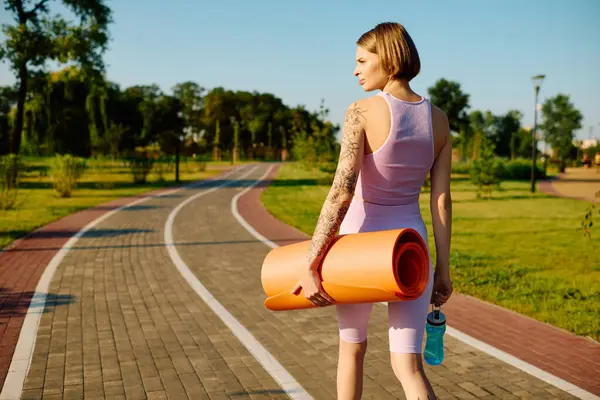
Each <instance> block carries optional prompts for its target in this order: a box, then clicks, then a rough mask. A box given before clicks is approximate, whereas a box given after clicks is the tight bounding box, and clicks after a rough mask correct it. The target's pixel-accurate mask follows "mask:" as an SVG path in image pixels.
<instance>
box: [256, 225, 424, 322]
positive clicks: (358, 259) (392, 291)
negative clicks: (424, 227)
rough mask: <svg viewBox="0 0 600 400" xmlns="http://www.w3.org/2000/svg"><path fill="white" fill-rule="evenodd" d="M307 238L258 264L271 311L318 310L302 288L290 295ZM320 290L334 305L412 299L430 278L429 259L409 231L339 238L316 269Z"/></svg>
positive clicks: (302, 262) (302, 268)
mask: <svg viewBox="0 0 600 400" xmlns="http://www.w3.org/2000/svg"><path fill="white" fill-rule="evenodd" d="M309 246H310V240H306V241H302V242H298V243H294V244H290V245H286V246H281V247H278V248H274V249H272V250H271V251H270V252H269V253H268V254H267V256H266V257H265V260H264V262H263V265H262V272H261V280H262V285H263V289H264V291H265V294H266V295H267V299H266V300H265V307H267V308H268V309H269V310H273V311H284V310H297V309H306V308H317V307H318V306H315V305H313V304H312V303H311V302H310V301H309V300H308V299H307V298H305V297H304V289H302V291H301V292H300V293H299V294H297V295H295V294H292V293H291V291H292V289H293V288H294V286H295V285H296V283H297V282H298V280H299V279H301V277H302V276H303V275H304V274H305V273H306V268H307V262H306V256H307V254H308V249H309ZM319 274H320V276H321V279H322V286H323V289H324V290H325V292H327V294H329V296H331V297H332V298H333V299H334V300H335V301H336V303H340V304H343V303H369V302H390V301H403V300H412V299H415V298H417V297H419V296H420V295H421V294H422V293H423V291H424V290H425V287H426V286H427V281H428V279H429V255H428V253H427V247H426V245H425V242H424V241H423V239H422V238H421V235H419V233H418V232H417V231H416V230H414V229H411V228H406V229H396V230H387V231H377V232H360V233H351V234H345V235H338V236H337V237H336V239H335V241H334V242H333V244H332V245H331V246H330V247H329V250H328V251H327V254H326V255H325V258H324V261H323V262H322V264H321V266H320V268H319Z"/></svg>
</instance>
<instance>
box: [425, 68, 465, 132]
mask: <svg viewBox="0 0 600 400" xmlns="http://www.w3.org/2000/svg"><path fill="white" fill-rule="evenodd" d="M427 91H428V93H429V97H430V99H431V102H432V103H433V104H434V105H436V106H437V107H439V108H440V109H442V110H443V111H444V112H445V113H446V115H447V116H448V121H449V123H450V130H451V131H453V132H457V133H458V132H461V131H462V130H464V127H465V126H466V125H468V123H469V117H468V115H467V110H468V109H469V107H470V106H469V95H468V94H466V93H464V92H463V91H462V89H461V87H460V83H458V82H455V81H449V80H447V79H445V78H441V79H439V80H438V81H437V82H436V83H435V84H434V85H433V86H432V87H430V88H429V89H428V90H427Z"/></svg>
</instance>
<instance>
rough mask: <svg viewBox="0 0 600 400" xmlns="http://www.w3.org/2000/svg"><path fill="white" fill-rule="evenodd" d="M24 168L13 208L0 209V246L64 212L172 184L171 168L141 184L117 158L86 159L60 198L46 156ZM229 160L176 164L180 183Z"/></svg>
mask: <svg viewBox="0 0 600 400" xmlns="http://www.w3.org/2000/svg"><path fill="white" fill-rule="evenodd" d="M25 162H26V165H28V166H29V168H28V170H29V171H28V172H27V173H25V174H24V175H23V177H22V179H21V187H22V188H21V189H20V190H19V192H18V196H19V198H18V204H17V207H16V208H15V209H13V210H8V211H6V210H0V248H3V247H5V246H7V245H8V244H10V243H11V242H12V241H14V240H15V239H18V238H20V237H22V236H24V235H25V234H27V233H28V232H31V231H33V230H35V229H37V228H39V227H41V226H44V225H47V224H49V223H51V222H53V221H56V220H58V219H60V218H62V217H64V216H66V215H69V214H72V213H74V212H77V211H80V210H83V209H86V208H89V207H92V206H96V205H99V204H102V203H106V202H109V201H111V200H115V199H118V198H120V197H128V196H135V195H138V194H140V193H144V192H149V191H152V190H155V189H158V188H161V187H168V186H174V185H176V184H177V183H176V182H175V172H174V169H173V168H170V169H169V170H166V171H165V173H164V175H163V177H164V181H160V180H159V179H158V175H157V173H156V172H150V174H149V176H148V182H147V183H145V184H142V185H136V184H134V183H133V179H132V174H131V170H130V169H129V168H127V167H125V166H123V165H122V164H121V163H120V162H119V161H95V160H89V161H88V163H87V165H88V167H87V169H86V171H85V173H84V174H83V176H82V178H81V180H80V182H79V184H78V187H77V188H76V189H75V190H74V191H73V194H72V196H71V197H68V198H60V197H58V195H57V194H56V192H55V191H54V189H53V188H52V179H51V178H50V176H48V175H45V174H44V173H43V170H44V168H43V167H45V166H48V163H49V160H48V159H26V160H25ZM230 166H231V164H230V163H229V162H218V163H215V162H209V163H207V164H206V170H204V171H202V170H201V169H202V168H201V166H200V164H199V163H195V162H193V161H188V162H184V163H182V164H181V165H180V181H181V184H185V183H189V182H193V181H197V180H200V179H205V178H209V177H211V176H215V175H217V174H218V173H219V172H221V171H223V170H224V169H225V168H228V167H230Z"/></svg>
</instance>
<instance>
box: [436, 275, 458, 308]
mask: <svg viewBox="0 0 600 400" xmlns="http://www.w3.org/2000/svg"><path fill="white" fill-rule="evenodd" d="M453 291H454V290H453V288H452V280H451V279H450V273H449V272H440V273H438V272H437V270H436V271H435V273H434V276H433V291H432V292H431V304H433V305H435V306H436V307H440V306H442V305H443V304H444V303H446V302H447V301H448V299H449V298H450V296H451V295H452V292H453Z"/></svg>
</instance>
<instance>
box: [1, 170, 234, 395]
mask: <svg viewBox="0 0 600 400" xmlns="http://www.w3.org/2000/svg"><path fill="white" fill-rule="evenodd" d="M243 168H244V167H241V168H235V169H232V170H230V171H228V172H227V173H225V174H223V175H222V176H221V177H219V179H222V178H225V177H227V176H229V175H231V174H233V173H234V172H236V171H237V170H239V169H243ZM205 182H210V180H204V181H199V182H194V183H191V184H189V185H186V186H183V187H180V188H177V189H172V190H169V191H166V192H163V193H160V194H157V195H155V196H148V197H143V198H141V199H138V200H135V201H133V202H131V203H128V204H125V205H123V206H121V207H119V208H116V209H114V210H111V211H109V212H107V213H106V214H104V215H102V216H100V217H98V218H96V219H95V220H93V221H92V222H90V223H89V224H87V225H86V226H84V227H83V228H82V229H81V230H80V231H79V232H77V233H76V234H75V235H74V236H72V237H71V238H70V239H69V240H68V241H67V242H66V243H65V244H64V246H62V247H61V249H60V250H59V251H58V252H57V253H56V254H55V255H54V257H52V260H50V262H49V263H48V265H47V266H46V268H45V269H44V273H43V274H42V276H41V277H40V281H39V282H38V284H37V286H36V288H35V294H34V296H33V298H32V299H31V302H30V303H29V307H28V308H27V314H26V315H25V319H24V320H23V325H22V326H21V332H20V334H19V340H18V342H17V346H16V347H15V352H14V354H13V357H12V360H11V363H10V367H9V368H8V373H7V375H6V379H5V381H4V386H3V387H2V392H1V393H0V400H17V399H20V398H21V393H22V391H23V384H24V383H25V378H26V377H27V372H28V371H29V367H30V366H31V358H32V356H33V350H34V348H35V341H36V338H37V331H38V327H39V324H40V319H41V315H42V312H40V311H39V310H43V309H44V307H45V305H46V297H47V293H48V288H49V287H50V282H51V281H52V277H53V276H54V273H55V272H56V269H57V268H58V265H59V264H60V262H61V261H62V260H63V258H64V257H65V256H66V255H67V253H68V252H69V250H70V249H71V248H72V247H73V245H74V244H75V242H77V240H78V239H79V238H80V237H82V236H83V235H84V234H85V233H86V232H87V231H89V230H90V229H92V228H93V227H94V226H96V225H98V224H99V223H101V222H102V221H104V220H106V219H107V218H110V217H111V216H113V215H114V214H116V213H118V212H119V211H121V210H124V209H126V208H128V207H132V206H135V205H137V204H140V203H143V202H144V201H146V200H148V199H151V198H153V197H162V196H166V195H169V194H172V193H175V192H178V191H180V190H183V189H185V188H189V187H196V186H200V185H202V184H203V183H205ZM36 308H38V309H39V310H36Z"/></svg>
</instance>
